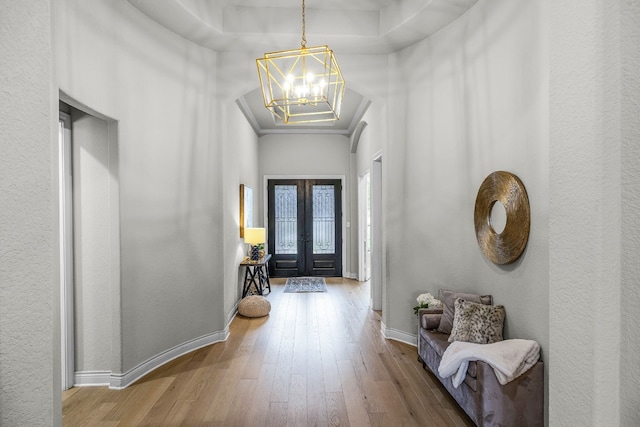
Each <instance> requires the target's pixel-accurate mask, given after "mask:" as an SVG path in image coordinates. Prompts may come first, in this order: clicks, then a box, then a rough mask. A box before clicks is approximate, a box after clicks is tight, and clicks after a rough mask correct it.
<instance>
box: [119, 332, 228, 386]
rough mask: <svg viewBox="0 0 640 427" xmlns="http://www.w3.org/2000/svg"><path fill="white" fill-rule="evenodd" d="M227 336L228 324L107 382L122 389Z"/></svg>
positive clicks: (224, 339) (171, 349)
mask: <svg viewBox="0 0 640 427" xmlns="http://www.w3.org/2000/svg"><path fill="white" fill-rule="evenodd" d="M227 338H229V326H228V325H227V327H225V330H224V331H219V332H213V333H211V334H207V335H203V336H201V337H199V338H195V339H193V340H191V341H187V342H185V343H182V344H180V345H177V346H175V347H173V348H170V349H169V350H166V351H163V352H162V353H159V354H157V355H155V356H153V357H152V358H150V359H148V360H147V361H145V362H142V363H141V364H139V365H138V366H136V367H135V368H133V369H130V370H129V371H127V372H125V373H123V374H114V373H112V374H111V375H110V378H109V381H107V383H108V384H109V388H110V389H114V390H122V389H123V388H126V387H128V386H129V385H131V384H133V383H134V382H136V381H137V380H139V379H140V378H141V377H143V376H144V375H146V374H148V373H149V372H151V371H153V370H154V369H157V368H159V367H160V366H162V365H164V364H165V363H167V362H170V361H172V360H173V359H175V358H177V357H180V356H182V355H184V354H187V353H189V352H192V351H194V350H197V349H199V348H202V347H206V346H208V345H211V344H215V343H217V342H221V341H226V340H227Z"/></svg>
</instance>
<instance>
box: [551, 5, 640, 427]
mask: <svg viewBox="0 0 640 427" xmlns="http://www.w3.org/2000/svg"><path fill="white" fill-rule="evenodd" d="M549 10H550V16H551V17H552V19H551V25H550V38H551V40H553V41H554V43H553V44H552V45H551V50H550V93H551V121H550V131H551V132H550V145H551V158H550V161H551V170H550V183H551V185H550V202H551V206H553V208H554V209H553V210H552V211H551V212H550V218H549V223H550V235H551V239H550V244H549V247H550V251H549V264H550V266H549V270H550V271H549V277H550V283H549V289H550V294H549V297H550V307H549V308H550V322H549V323H550V325H549V326H550V337H549V342H550V344H549V346H550V350H551V351H550V357H549V358H550V373H549V375H550V384H549V413H550V419H551V420H553V421H554V423H555V424H557V425H566V424H571V425H625V426H626V425H638V424H639V423H640V412H639V410H638V405H637V402H638V399H640V381H639V379H640V367H639V366H638V363H637V357H636V356H635V355H637V352H638V350H639V349H640V332H638V329H637V327H636V326H635V325H636V324H637V315H638V310H639V307H640V293H639V292H638V267H637V259H638V256H639V254H640V246H639V245H638V240H639V239H638V226H637V225H638V220H639V217H638V208H637V207H638V191H637V189H638V187H639V185H638V184H639V181H640V179H639V177H640V174H639V170H638V164H639V160H640V152H639V151H638V135H639V134H640V131H639V129H640V126H639V123H638V117H639V115H638V105H637V100H638V95H639V84H638V75H640V61H639V55H638V37H639V32H638V28H639V26H640V10H639V7H638V4H637V2H625V1H605V0H589V1H585V2H580V6H579V7H576V6H575V5H571V4H569V3H563V2H550V8H549ZM595 28H597V29H598V31H594V29H595ZM576 390H580V393H576V392H575V391H576Z"/></svg>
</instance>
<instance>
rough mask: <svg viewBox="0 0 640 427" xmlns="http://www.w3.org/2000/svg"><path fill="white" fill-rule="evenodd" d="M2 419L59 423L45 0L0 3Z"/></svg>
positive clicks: (51, 100) (52, 99) (53, 113)
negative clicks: (0, 100)
mask: <svg viewBox="0 0 640 427" xmlns="http://www.w3.org/2000/svg"><path fill="white" fill-rule="evenodd" d="M0 10H1V11H2V12H1V13H0V58H2V59H1V60H0V62H1V63H2V65H1V66H0V98H1V99H2V102H0V148H1V151H2V155H1V156H0V349H1V350H0V425H3V426H5V425H6V426H18V425H20V426H22V425H28V426H49V425H54V426H56V425H60V424H61V405H60V387H61V385H60V368H59V367H60V350H59V348H60V346H59V339H60V336H59V331H60V327H59V326H58V322H59V320H58V314H57V312H56V305H55V304H54V301H57V298H59V290H58V286H59V285H58V283H59V280H58V278H57V274H58V269H57V267H56V266H55V263H56V262H57V261H56V258H55V257H54V253H55V249H54V248H55V247H56V244H57V238H56V237H55V233H56V232H57V231H56V230H57V227H56V226H55V224H56V215H54V212H56V209H57V204H56V202H55V200H56V199H55V198H54V194H56V192H57V189H56V188H55V187H54V185H53V177H54V176H56V173H57V162H56V160H55V159H56V157H55V156H56V153H57V151H56V148H57V147H56V145H55V144H56V141H57V139H56V138H57V133H56V129H57V128H56V126H55V124H56V123H57V118H58V113H57V98H56V94H55V90H54V85H53V78H52V47H51V13H50V9H49V2H45V1H43V2H16V1H6V0H2V1H0Z"/></svg>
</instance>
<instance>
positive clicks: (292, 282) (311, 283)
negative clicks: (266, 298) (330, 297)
mask: <svg viewBox="0 0 640 427" xmlns="http://www.w3.org/2000/svg"><path fill="white" fill-rule="evenodd" d="M284 291H285V292H327V283H326V282H325V281H324V277H289V278H288V279H287V283H286V285H285V287H284Z"/></svg>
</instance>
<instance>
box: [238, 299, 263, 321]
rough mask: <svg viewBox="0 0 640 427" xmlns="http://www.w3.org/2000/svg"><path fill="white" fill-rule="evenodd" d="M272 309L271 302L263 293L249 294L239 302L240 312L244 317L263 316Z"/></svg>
mask: <svg viewBox="0 0 640 427" xmlns="http://www.w3.org/2000/svg"><path fill="white" fill-rule="evenodd" d="M270 311H271V303H270V302H269V300H268V299H266V298H265V297H263V296H261V295H249V296H248V297H245V298H243V299H242V301H240V304H238V314H240V315H241V316H244V317H263V316H266V315H268V314H269V312H270Z"/></svg>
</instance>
